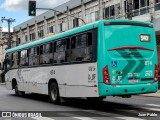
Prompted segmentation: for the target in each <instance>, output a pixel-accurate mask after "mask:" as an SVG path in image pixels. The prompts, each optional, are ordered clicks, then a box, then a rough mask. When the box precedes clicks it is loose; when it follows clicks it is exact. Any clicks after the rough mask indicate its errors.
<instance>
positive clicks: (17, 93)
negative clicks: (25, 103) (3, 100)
mask: <svg viewBox="0 0 160 120" xmlns="http://www.w3.org/2000/svg"><path fill="white" fill-rule="evenodd" d="M15 94H16V95H17V96H20V95H24V94H25V92H22V91H19V90H18V85H16V86H15Z"/></svg>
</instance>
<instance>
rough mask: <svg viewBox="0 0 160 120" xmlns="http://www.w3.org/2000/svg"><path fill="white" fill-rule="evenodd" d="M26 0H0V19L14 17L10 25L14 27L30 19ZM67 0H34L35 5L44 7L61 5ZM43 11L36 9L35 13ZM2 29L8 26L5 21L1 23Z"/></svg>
mask: <svg viewBox="0 0 160 120" xmlns="http://www.w3.org/2000/svg"><path fill="white" fill-rule="evenodd" d="M28 1H29V0H0V19H1V17H6V18H13V19H16V22H14V23H13V24H12V25H11V27H14V26H16V25H18V24H20V23H23V22H25V21H27V20H28V19H31V18H32V17H30V16H28ZM67 1H69V0H36V3H37V4H36V5H37V7H44V8H54V7H56V6H58V5H61V4H63V3H65V2H67ZM42 12H45V11H40V10H38V11H37V15H39V14H41V13H42ZM2 25H3V27H4V28H3V29H6V28H7V27H8V25H7V22H6V21H4V22H3V23H2Z"/></svg>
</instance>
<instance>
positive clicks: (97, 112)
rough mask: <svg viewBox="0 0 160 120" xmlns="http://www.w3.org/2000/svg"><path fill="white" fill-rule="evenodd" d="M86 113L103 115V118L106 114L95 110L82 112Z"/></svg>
mask: <svg viewBox="0 0 160 120" xmlns="http://www.w3.org/2000/svg"><path fill="white" fill-rule="evenodd" d="M82 111H85V112H88V113H93V114H98V115H103V116H107V114H108V113H107V112H102V111H97V110H82Z"/></svg>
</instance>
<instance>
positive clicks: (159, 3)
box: [155, 0, 160, 11]
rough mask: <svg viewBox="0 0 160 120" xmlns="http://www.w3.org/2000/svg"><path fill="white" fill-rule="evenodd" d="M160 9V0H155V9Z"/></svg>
mask: <svg viewBox="0 0 160 120" xmlns="http://www.w3.org/2000/svg"><path fill="white" fill-rule="evenodd" d="M157 10H160V0H155V11H157Z"/></svg>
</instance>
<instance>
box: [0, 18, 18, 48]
mask: <svg viewBox="0 0 160 120" xmlns="http://www.w3.org/2000/svg"><path fill="white" fill-rule="evenodd" d="M1 21H2V22H3V21H7V23H8V36H9V37H8V48H11V32H10V25H11V23H12V22H15V21H16V20H15V19H12V18H8V19H6V18H5V17H2V19H1Z"/></svg>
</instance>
